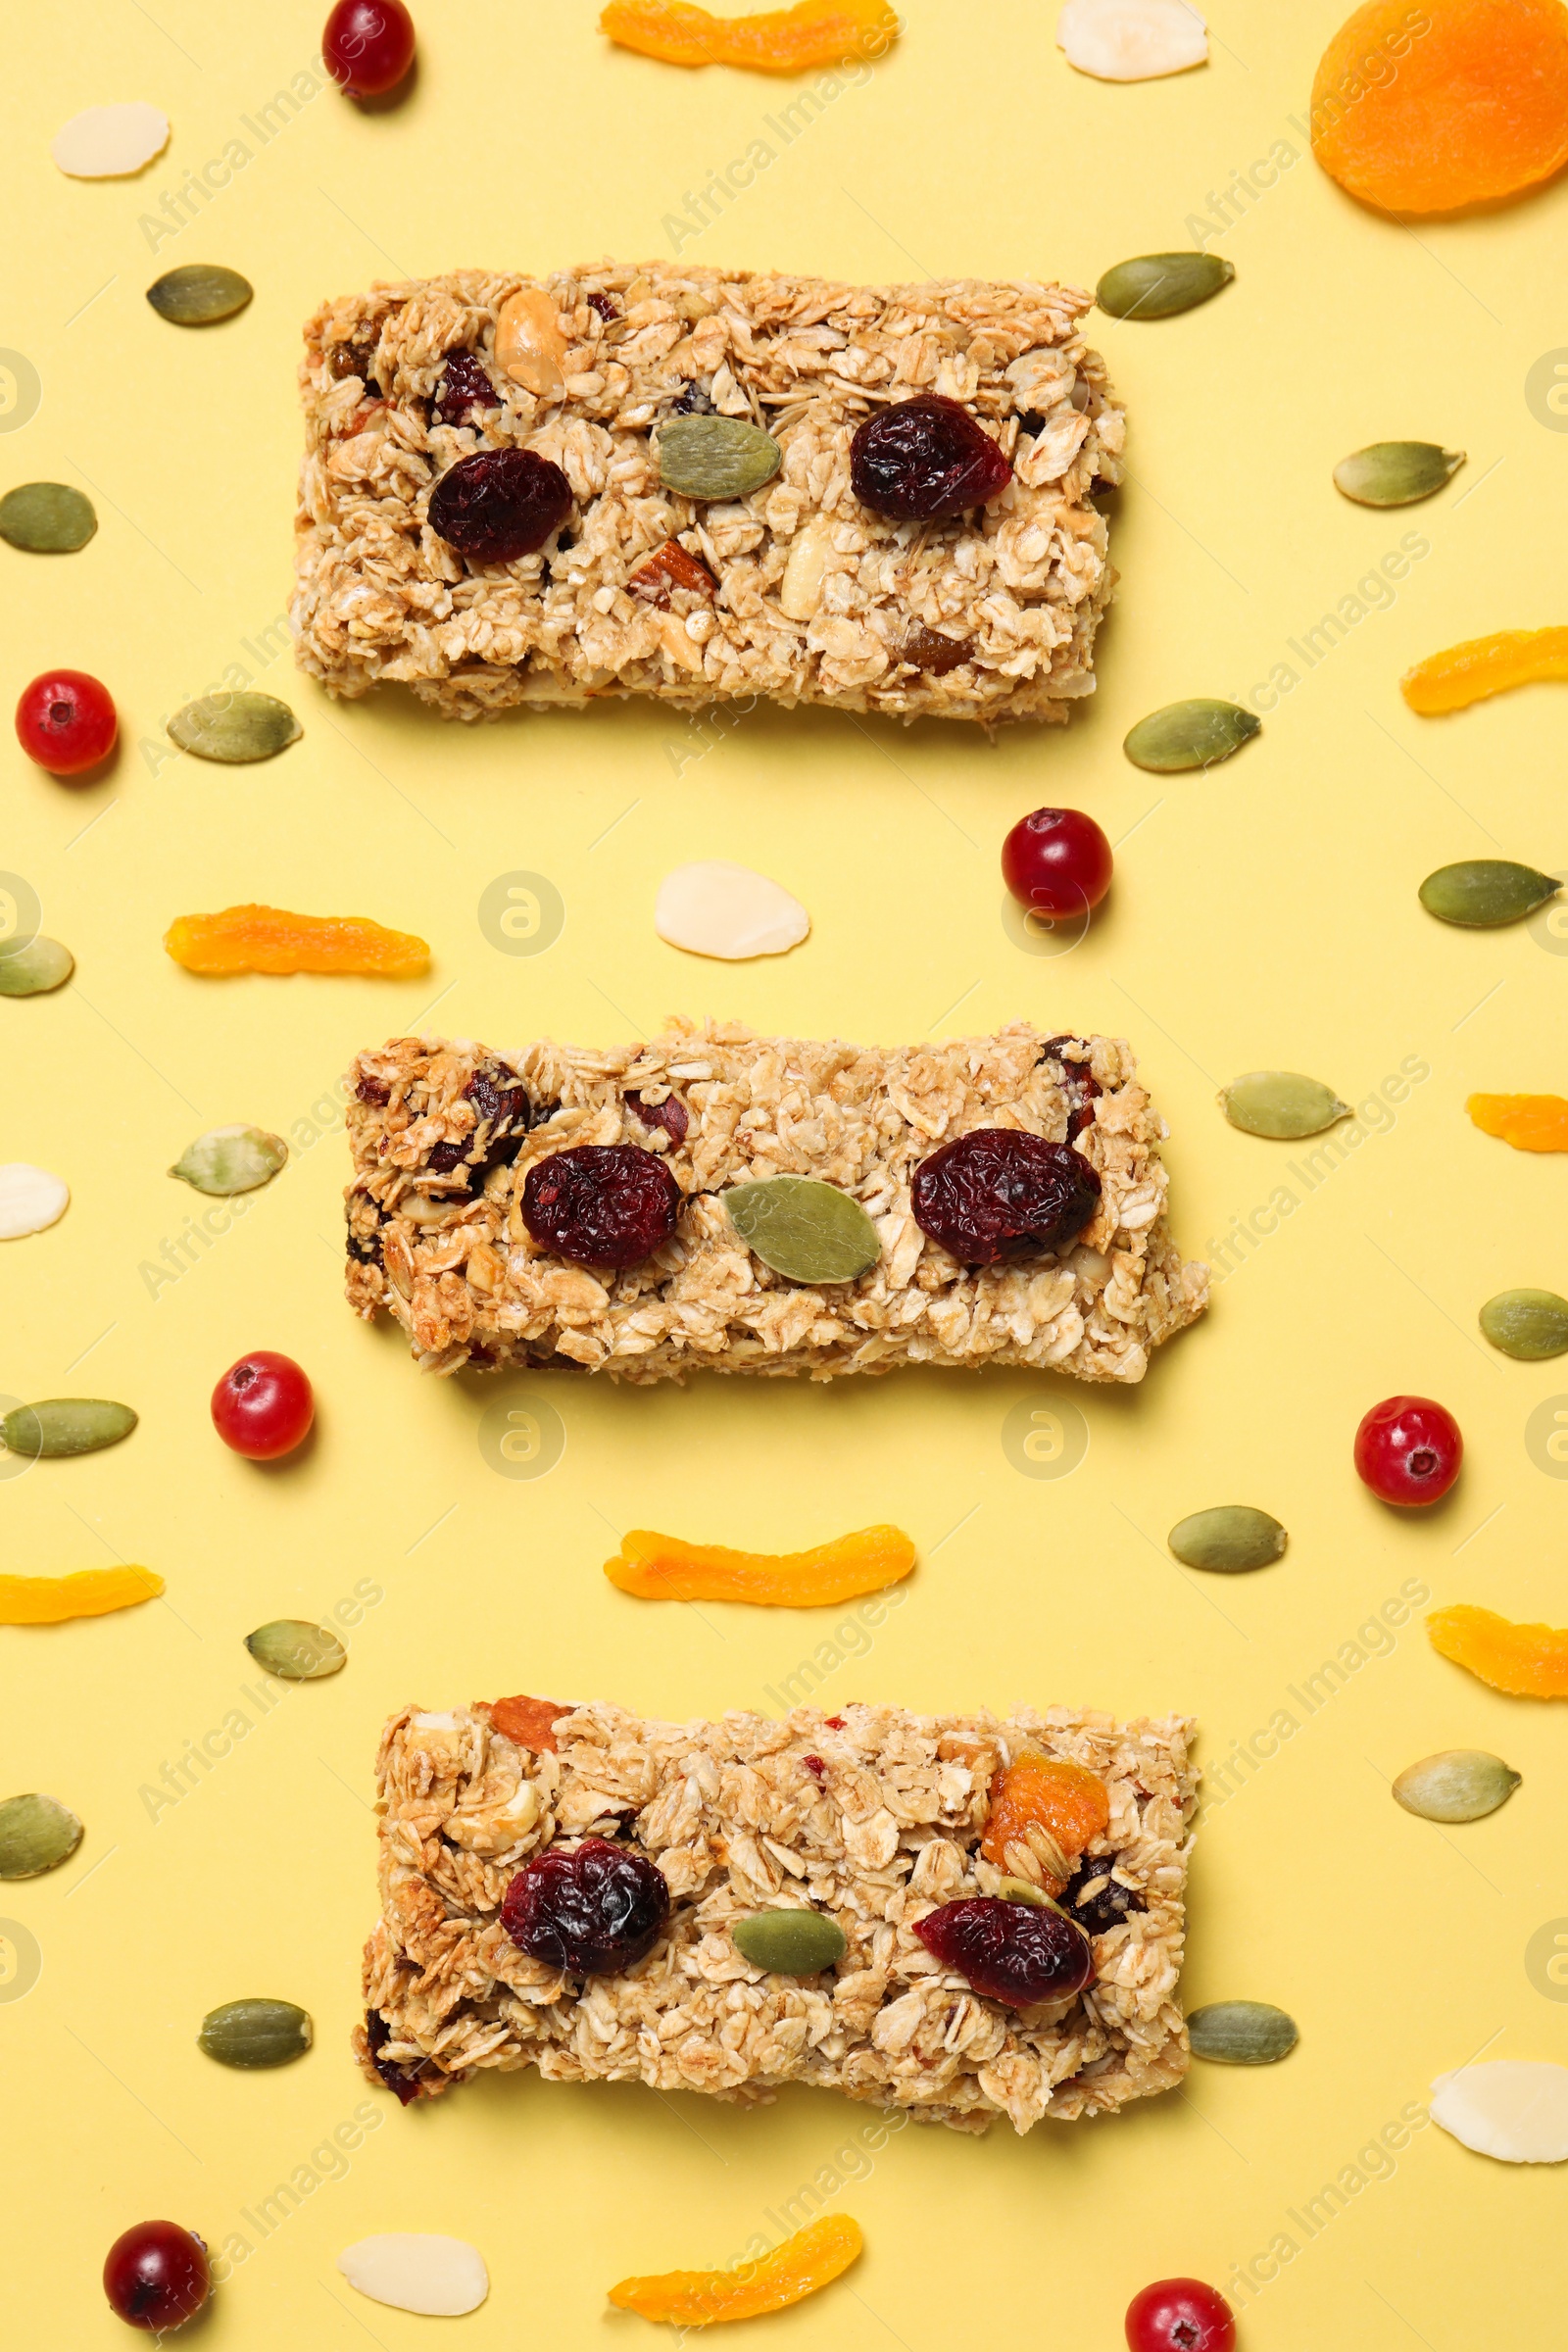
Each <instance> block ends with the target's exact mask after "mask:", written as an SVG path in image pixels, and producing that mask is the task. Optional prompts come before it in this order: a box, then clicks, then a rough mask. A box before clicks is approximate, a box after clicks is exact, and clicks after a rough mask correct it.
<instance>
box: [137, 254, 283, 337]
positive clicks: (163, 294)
mask: <svg viewBox="0 0 1568 2352" xmlns="http://www.w3.org/2000/svg"><path fill="white" fill-rule="evenodd" d="M255 291H256V288H255V287H254V286H253V285H252V284H251V281H250V279H249V278H248V277H241V275H240V273H239V271H238V270H224V269H223V268H222V267H221V265H220V264H219V263H217V262H185V263H182V264H181V266H180V268H179V269H177V270H165V272H164V274H163V276H162V277H159V278H155V279H154V280H153V283H152V284H151V285H150V286H149V287H148V289H147V299H148V301H149V302H150V303H151V304H152V306H153V309H154V310H155V311H156V312H157V313H158V316H159V318H160V319H169V320H170V322H171V323H172V325H174V326H211V325H212V324H213V322H214V320H215V319H232V317H233V316H234V313H235V312H236V311H242V310H243V309H244V308H245V305H246V304H247V303H248V302H249V301H250V299H251V297H252V295H253V294H254V293H255Z"/></svg>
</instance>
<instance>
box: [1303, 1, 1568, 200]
mask: <svg viewBox="0 0 1568 2352" xmlns="http://www.w3.org/2000/svg"><path fill="white" fill-rule="evenodd" d="M1312 152H1313V154H1314V155H1315V156H1316V157H1317V160H1318V162H1319V163H1320V164H1321V165H1322V167H1323V169H1324V171H1325V172H1328V174H1329V176H1330V177H1331V178H1332V179H1337V180H1338V181H1339V183H1340V185H1341V187H1342V188H1344V189H1345V190H1346V191H1347V193H1348V194H1349V195H1351V196H1358V197H1360V199H1361V200H1362V202H1363V203H1365V204H1372V205H1376V206H1377V207H1378V208H1379V209H1380V211H1383V212H1386V213H1447V212H1454V211H1457V210H1458V209H1459V208H1460V207H1462V206H1464V205H1469V204H1487V203H1495V202H1496V201H1497V199H1498V198H1499V197H1504V196H1516V195H1518V194H1519V193H1520V192H1521V190H1523V189H1525V188H1533V187H1536V186H1539V184H1540V183H1541V181H1542V180H1544V179H1549V178H1550V177H1551V176H1552V174H1553V172H1558V171H1560V170H1561V169H1562V166H1563V164H1564V163H1568V8H1564V7H1563V6H1562V5H1561V0H1425V5H1424V7H1422V8H1421V9H1419V10H1412V9H1411V8H1410V7H1408V6H1407V4H1406V0H1368V5H1367V6H1366V7H1364V8H1358V9H1357V10H1356V12H1355V14H1354V16H1352V17H1350V18H1348V20H1347V22H1346V23H1345V24H1344V25H1341V27H1340V29H1339V31H1338V32H1337V33H1336V34H1335V36H1334V38H1333V40H1332V41H1330V43H1329V45H1328V47H1327V49H1325V51H1324V52H1323V57H1322V61H1321V63H1320V64H1319V66H1318V70H1317V74H1316V77H1315V79H1314V80H1313V83H1312Z"/></svg>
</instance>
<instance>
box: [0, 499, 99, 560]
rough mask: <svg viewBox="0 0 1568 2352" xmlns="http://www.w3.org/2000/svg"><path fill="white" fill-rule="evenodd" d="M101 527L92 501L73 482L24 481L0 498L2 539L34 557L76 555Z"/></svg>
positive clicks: (0, 536) (0, 535)
mask: <svg viewBox="0 0 1568 2352" xmlns="http://www.w3.org/2000/svg"><path fill="white" fill-rule="evenodd" d="M97 528H98V517H97V515H95V514H94V513H93V508H92V500H91V499H90V498H86V497H84V496H83V494H82V493H81V491H79V490H73V489H72V487H71V485H70V483H69V482H22V483H20V484H19V485H18V487H17V488H16V489H15V490H8V491H7V492H6V494H5V497H4V498H0V539H9V540H10V542H11V544H12V546H13V547H25V548H26V549H27V550H28V552H29V554H31V555H35V556H72V555H74V554H75V552H76V550H77V548H78V547H85V546H86V544H87V542H88V540H89V539H90V538H91V537H92V535H93V533H94V531H95V530H96V529H97Z"/></svg>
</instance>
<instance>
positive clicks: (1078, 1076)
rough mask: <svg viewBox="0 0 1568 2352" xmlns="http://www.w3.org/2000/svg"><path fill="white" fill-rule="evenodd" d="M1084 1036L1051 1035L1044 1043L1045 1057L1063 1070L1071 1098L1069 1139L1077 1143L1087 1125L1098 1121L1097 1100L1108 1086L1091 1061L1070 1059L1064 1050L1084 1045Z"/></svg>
mask: <svg viewBox="0 0 1568 2352" xmlns="http://www.w3.org/2000/svg"><path fill="white" fill-rule="evenodd" d="M1083 1042H1084V1041H1083V1039H1082V1038H1081V1037H1048V1038H1047V1040H1046V1042H1045V1044H1044V1045H1043V1046H1042V1047H1041V1049H1040V1051H1041V1056H1042V1058H1043V1059H1046V1060H1050V1061H1054V1063H1055V1064H1056V1066H1057V1068H1058V1069H1059V1070H1060V1072H1061V1081H1060V1083H1061V1091H1062V1093H1063V1094H1064V1095H1065V1097H1066V1098H1067V1141H1068V1143H1069V1144H1073V1143H1076V1142H1077V1140H1078V1138H1079V1136H1081V1135H1082V1133H1083V1131H1084V1129H1085V1128H1086V1127H1092V1126H1093V1125H1094V1123H1095V1104H1096V1103H1098V1102H1099V1101H1100V1098H1101V1096H1102V1095H1103V1092H1104V1089H1103V1086H1102V1085H1101V1083H1100V1080H1099V1079H1098V1078H1097V1077H1096V1076H1095V1073H1094V1071H1093V1070H1092V1069H1091V1068H1090V1067H1089V1064H1088V1062H1087V1061H1069V1060H1068V1058H1067V1055H1066V1054H1064V1053H1063V1052H1062V1048H1063V1047H1064V1046H1081V1045H1082V1044H1083Z"/></svg>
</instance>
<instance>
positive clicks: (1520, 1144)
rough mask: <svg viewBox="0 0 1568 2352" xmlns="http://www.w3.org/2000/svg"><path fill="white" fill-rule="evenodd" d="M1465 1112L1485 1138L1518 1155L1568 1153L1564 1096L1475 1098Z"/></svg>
mask: <svg viewBox="0 0 1568 2352" xmlns="http://www.w3.org/2000/svg"><path fill="white" fill-rule="evenodd" d="M1465 1108H1466V1110H1467V1111H1468V1112H1469V1113H1470V1116H1471V1118H1472V1119H1473V1120H1474V1122H1475V1124H1476V1125H1477V1126H1478V1127H1479V1128H1480V1130H1481V1132H1482V1134H1483V1135H1495V1136H1497V1137H1499V1138H1500V1139H1501V1141H1502V1142H1503V1143H1505V1144H1512V1146H1513V1148H1514V1150H1515V1151H1516V1152H1568V1102H1565V1101H1564V1100H1563V1097H1562V1096H1561V1095H1472V1096H1471V1097H1470V1099H1469V1101H1468V1102H1467V1103H1466V1104H1465Z"/></svg>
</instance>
